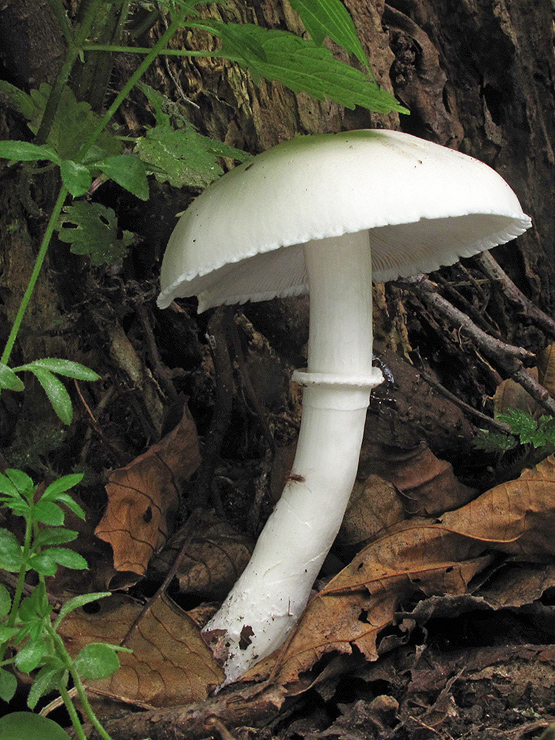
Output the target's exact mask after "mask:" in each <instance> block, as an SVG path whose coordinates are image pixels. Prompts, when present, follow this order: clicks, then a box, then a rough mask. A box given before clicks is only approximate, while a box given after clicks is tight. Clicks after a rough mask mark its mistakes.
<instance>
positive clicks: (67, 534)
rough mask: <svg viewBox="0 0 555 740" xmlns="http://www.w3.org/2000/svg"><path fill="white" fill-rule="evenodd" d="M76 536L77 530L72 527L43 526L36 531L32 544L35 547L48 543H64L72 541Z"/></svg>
mask: <svg viewBox="0 0 555 740" xmlns="http://www.w3.org/2000/svg"><path fill="white" fill-rule="evenodd" d="M77 537H79V532H75V530H73V529H64V528H63V527H56V528H51V527H45V528H44V529H41V530H40V532H38V534H37V536H36V537H35V540H34V543H33V544H34V547H35V548H37V549H38V548H41V547H46V546H48V545H64V544H65V543H66V542H73V540H76V539H77Z"/></svg>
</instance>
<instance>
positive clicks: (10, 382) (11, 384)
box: [0, 362, 25, 391]
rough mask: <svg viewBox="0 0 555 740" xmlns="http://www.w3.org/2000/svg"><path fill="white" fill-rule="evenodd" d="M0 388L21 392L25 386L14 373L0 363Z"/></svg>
mask: <svg viewBox="0 0 555 740" xmlns="http://www.w3.org/2000/svg"><path fill="white" fill-rule="evenodd" d="M0 388H7V389H8V390H10V391H23V390H25V384H24V383H23V381H22V380H21V378H18V377H17V375H16V374H15V372H14V371H13V370H12V369H11V368H9V367H8V366H7V365H4V364H3V363H1V362H0Z"/></svg>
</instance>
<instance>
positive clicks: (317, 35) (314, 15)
mask: <svg viewBox="0 0 555 740" xmlns="http://www.w3.org/2000/svg"><path fill="white" fill-rule="evenodd" d="M289 2H290V4H291V7H292V8H293V10H295V11H296V12H297V13H298V14H299V15H300V17H301V20H302V22H303V25H304V27H305V28H306V30H307V31H308V33H309V34H310V35H311V37H312V39H313V40H314V41H315V42H316V43H317V44H319V45H321V44H322V42H323V41H324V39H325V38H326V37H329V38H330V39H331V40H332V41H335V43H336V44H338V45H339V46H341V47H342V48H343V49H345V51H347V52H349V54H353V55H354V56H356V58H357V59H358V60H359V61H360V62H362V64H364V65H365V66H366V67H368V66H369V65H368V59H367V58H366V54H365V53H364V50H363V48H362V45H361V43H360V40H359V38H358V36H357V32H356V28H355V24H354V23H353V20H352V18H351V16H350V15H349V12H348V10H347V8H346V7H345V6H344V5H343V3H342V2H341V0H289Z"/></svg>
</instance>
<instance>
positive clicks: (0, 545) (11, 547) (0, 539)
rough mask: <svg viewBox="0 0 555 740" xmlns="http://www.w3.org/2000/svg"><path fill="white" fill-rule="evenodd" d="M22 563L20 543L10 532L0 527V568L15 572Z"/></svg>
mask: <svg viewBox="0 0 555 740" xmlns="http://www.w3.org/2000/svg"><path fill="white" fill-rule="evenodd" d="M22 563H23V551H22V549H21V545H20V544H19V542H18V541H17V539H16V536H15V535H14V534H13V533H12V532H8V530H7V529H0V568H3V569H4V570H8V571H10V573H17V572H18V571H19V570H20V568H21V565H22Z"/></svg>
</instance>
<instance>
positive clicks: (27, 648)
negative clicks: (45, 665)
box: [14, 640, 47, 673]
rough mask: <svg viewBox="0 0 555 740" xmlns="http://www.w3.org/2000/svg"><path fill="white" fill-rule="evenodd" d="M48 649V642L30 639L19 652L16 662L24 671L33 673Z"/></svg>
mask: <svg viewBox="0 0 555 740" xmlns="http://www.w3.org/2000/svg"><path fill="white" fill-rule="evenodd" d="M46 651H47V647H46V644H45V643H44V642H43V641H42V640H40V641H38V640H37V641H35V640H33V641H31V640H29V642H27V643H26V644H25V645H24V646H23V647H22V648H21V650H20V651H19V652H18V653H17V655H16V656H15V661H14V662H15V664H16V666H17V667H18V668H19V670H20V671H22V672H23V673H31V671H34V670H35V668H37V667H38V665H39V664H40V662H41V660H42V659H43V657H44V655H45V654H46Z"/></svg>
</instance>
